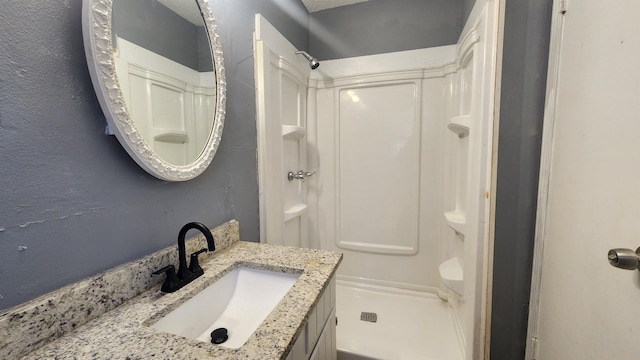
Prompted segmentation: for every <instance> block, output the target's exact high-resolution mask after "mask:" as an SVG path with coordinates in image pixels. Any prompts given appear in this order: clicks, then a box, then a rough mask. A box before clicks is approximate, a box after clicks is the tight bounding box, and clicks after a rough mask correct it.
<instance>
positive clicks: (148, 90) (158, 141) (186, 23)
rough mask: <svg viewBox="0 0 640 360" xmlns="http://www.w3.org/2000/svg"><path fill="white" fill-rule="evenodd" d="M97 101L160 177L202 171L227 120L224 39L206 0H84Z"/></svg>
mask: <svg viewBox="0 0 640 360" xmlns="http://www.w3.org/2000/svg"><path fill="white" fill-rule="evenodd" d="M82 21H83V37H84V45H85V52H86V56H87V62H88V65H89V72H90V74H91V80H92V82H93V85H94V88H95V91H96V95H97V96H98V101H99V102H100V106H101V107H102V110H103V112H104V114H105V117H106V119H107V124H108V127H109V131H110V132H111V133H113V134H114V135H115V136H116V137H117V138H118V140H119V141H120V143H121V144H122V146H123V147H124V149H125V150H126V151H127V152H128V153H129V155H130V156H131V157H132V158H133V159H134V160H135V161H136V162H137V163H138V164H139V165H140V166H141V167H142V168H143V169H145V170H146V171H148V172H149V173H150V174H152V175H154V176H156V177H157V178H159V179H162V180H168V181H185V180H189V179H193V178H194V177H196V176H198V175H200V174H201V173H202V172H203V171H204V170H205V169H206V168H207V166H209V164H210V163H211V161H212V159H213V156H214V155H215V153H216V150H217V148H218V145H219V143H220V138H221V136H222V129H223V125H224V117H225V100H226V82H225V77H224V62H223V57H222V47H221V45H220V38H219V36H218V34H217V31H216V25H215V21H214V17H213V14H212V12H211V9H210V7H209V4H208V2H207V1H206V0H84V1H83V16H82Z"/></svg>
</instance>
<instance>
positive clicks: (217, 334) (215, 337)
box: [211, 328, 229, 344]
mask: <svg viewBox="0 0 640 360" xmlns="http://www.w3.org/2000/svg"><path fill="white" fill-rule="evenodd" d="M228 339H229V335H228V334H227V329H225V328H217V329H215V330H213V331H212V332H211V342H212V343H214V344H222V343H223V342H225V341H227V340H228Z"/></svg>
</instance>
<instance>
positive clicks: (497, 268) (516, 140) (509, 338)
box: [491, 0, 553, 360]
mask: <svg viewBox="0 0 640 360" xmlns="http://www.w3.org/2000/svg"><path fill="white" fill-rule="evenodd" d="M552 2H553V1H552V0H543V1H528V0H509V1H507V2H506V10H505V24H504V26H505V30H504V53H503V60H502V85H501V86H502V95H501V101H500V137H499V139H498V178H497V194H496V218H495V238H494V256H493V257H494V267H493V299H492V301H493V304H492V309H493V310H492V313H491V359H495V360H502V359H524V353H525V345H526V335H527V321H528V310H529V291H530V287H531V266H532V263H533V240H534V236H535V222H536V205H537V195H538V173H539V169H540V146H541V145H540V144H541V140H542V120H543V117H544V103H545V98H544V94H545V89H546V80H547V61H548V55H549V34H550V27H551V7H552Z"/></svg>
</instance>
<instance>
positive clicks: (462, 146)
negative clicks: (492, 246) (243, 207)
mask: <svg viewBox="0 0 640 360" xmlns="http://www.w3.org/2000/svg"><path fill="white" fill-rule="evenodd" d="M496 14H497V9H496V4H495V2H491V1H490V2H486V3H485V2H478V4H476V8H474V10H473V12H472V14H471V16H470V17H469V20H468V22H467V24H466V26H465V28H464V30H463V32H462V34H461V36H460V39H459V41H458V43H457V44H455V45H449V46H440V47H434V48H427V49H418V50H410V51H402V52H395V53H387V54H379V55H370V56H362V57H355V58H344V59H336V60H321V63H322V65H321V66H320V67H319V68H317V69H315V70H313V71H311V69H310V66H309V63H308V61H305V58H303V57H301V56H296V51H298V50H297V49H295V48H294V47H293V45H291V44H289V43H288V42H287V41H286V39H284V38H283V37H282V35H280V34H279V33H278V32H277V31H276V30H275V29H274V28H273V27H272V26H271V25H270V24H269V23H268V22H266V20H264V19H263V18H261V17H260V16H258V18H257V20H256V83H257V88H258V95H257V99H258V100H257V102H258V105H257V107H258V136H259V139H258V149H259V168H260V169H259V173H260V207H261V209H260V211H261V241H264V242H269V243H276V244H284V245H290V246H305V247H316V248H321V249H326V250H335V251H340V252H343V253H344V259H343V262H342V264H341V266H340V268H339V270H338V273H337V280H338V281H337V304H336V313H337V317H338V327H337V345H338V358H339V359H343V360H366V359H394V360H395V359H432V360H454V359H476V358H480V357H481V356H480V355H481V353H482V352H483V351H484V348H483V343H484V328H485V326H486V324H485V315H484V309H485V307H486V301H487V300H486V297H485V296H484V294H486V290H487V284H486V279H487V264H486V261H487V254H488V253H489V251H488V245H487V238H488V220H487V219H488V217H489V205H490V194H489V190H490V173H491V166H490V164H491V156H492V142H491V139H492V134H493V109H494V96H493V94H494V84H495V75H496V66H497V65H496V41H497V35H496V34H497V25H496V24H497V18H496ZM289 172H292V173H294V174H296V173H298V172H301V173H303V174H309V175H310V176H303V177H301V178H295V177H294V178H293V179H292V180H289V179H288V178H287V176H286V175H287V173H289Z"/></svg>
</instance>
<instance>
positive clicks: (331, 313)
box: [287, 276, 337, 360]
mask: <svg viewBox="0 0 640 360" xmlns="http://www.w3.org/2000/svg"><path fill="white" fill-rule="evenodd" d="M336 358H337V352H336V281H335V276H334V277H332V278H331V280H329V286H327V288H326V289H325V290H324V293H323V294H322V295H321V296H320V300H319V301H318V303H317V304H316V306H315V308H314V309H313V311H312V312H311V315H309V320H308V321H307V323H306V324H305V325H304V330H303V331H302V333H300V336H298V339H297V340H296V342H295V344H294V345H293V349H292V350H291V352H290V353H289V356H287V360H336Z"/></svg>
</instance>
